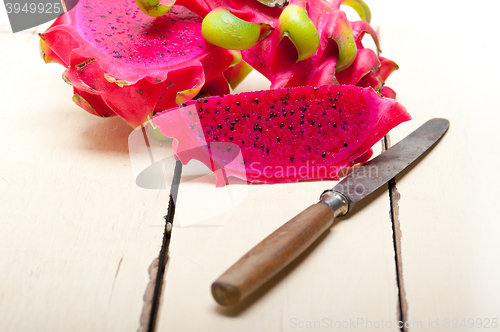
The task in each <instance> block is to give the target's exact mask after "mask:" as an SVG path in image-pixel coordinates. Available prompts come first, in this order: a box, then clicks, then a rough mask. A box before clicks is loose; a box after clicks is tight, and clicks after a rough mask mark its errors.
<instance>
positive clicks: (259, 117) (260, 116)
mask: <svg viewBox="0 0 500 332" xmlns="http://www.w3.org/2000/svg"><path fill="white" fill-rule="evenodd" d="M271 114H272V113H271ZM261 118H262V115H259V116H258V117H257V120H260V119H261Z"/></svg>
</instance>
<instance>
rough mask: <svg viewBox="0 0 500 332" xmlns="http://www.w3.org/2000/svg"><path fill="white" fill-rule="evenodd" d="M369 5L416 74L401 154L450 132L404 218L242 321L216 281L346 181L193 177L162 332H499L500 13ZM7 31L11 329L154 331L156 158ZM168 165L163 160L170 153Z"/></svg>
mask: <svg viewBox="0 0 500 332" xmlns="http://www.w3.org/2000/svg"><path fill="white" fill-rule="evenodd" d="M368 4H369V5H370V7H371V8H372V14H373V17H374V23H375V24H377V25H380V24H381V23H384V25H380V34H381V36H380V38H381V41H382V49H383V55H385V56H387V57H389V58H391V59H393V60H395V61H396V62H397V63H398V64H399V66H400V68H401V69H400V70H399V71H398V72H396V73H395V74H393V76H392V77H391V78H390V79H389V81H388V85H389V86H391V87H392V88H394V90H395V91H396V92H397V93H398V99H399V101H400V102H401V103H402V104H403V105H405V106H406V107H407V109H408V110H409V112H410V113H411V114H412V116H413V120H412V121H411V122H408V123H405V124H403V125H401V126H399V127H398V128H396V129H395V130H393V131H392V132H391V134H390V139H391V141H392V143H393V144H394V143H396V142H397V141H399V140H400V139H401V138H403V137H404V136H406V135H407V134H408V133H409V132H411V131H412V130H413V129H415V128H417V127H418V126H419V125H420V124H422V123H423V122H424V121H426V120H427V119H429V118H432V117H445V118H448V119H449V120H450V122H451V128H450V130H449V132H448V133H447V134H446V136H445V137H444V138H443V139H442V140H441V142H440V143H439V144H438V145H437V146H436V147H435V148H433V149H432V150H431V151H429V152H428V153H427V154H426V156H425V158H423V159H421V160H419V161H418V163H417V164H415V165H412V166H411V167H410V169H409V170H408V171H405V172H404V173H403V174H401V175H400V176H398V177H397V178H396V189H394V190H392V194H393V196H392V206H391V200H390V197H389V191H388V190H387V187H384V188H381V189H379V190H377V191H376V192H375V193H374V194H373V195H372V196H370V197H369V198H367V199H366V200H364V201H362V202H360V203H359V204H358V205H357V206H356V208H355V210H354V211H352V212H351V213H350V214H349V216H347V217H343V218H340V219H339V222H338V223H337V224H336V225H335V226H334V227H332V228H331V229H330V230H329V231H328V232H326V233H325V234H324V235H323V236H322V237H321V238H320V239H319V240H318V241H317V242H316V243H315V244H314V245H313V247H312V248H310V249H309V250H308V251H306V253H305V254H304V255H302V256H301V257H300V258H299V259H298V260H297V261H296V262H294V263H293V264H292V265H291V266H289V267H288V268H286V269H285V270H284V271H283V272H282V273H280V274H279V275H278V276H276V277H275V278H273V279H272V280H271V281H270V282H269V283H267V284H266V285H265V286H264V287H263V289H262V290H260V291H258V292H257V293H256V294H254V295H252V296H251V297H250V298H249V299H248V300H247V301H245V302H244V303H242V304H241V305H239V306H237V307H235V308H232V309H225V308H221V307H219V306H217V305H216V304H215V302H214V301H213V299H212V298H211V295H210V284H211V282H212V281H213V280H215V279H216V278H217V277H218V276H219V275H220V274H221V273H222V272H223V271H224V270H225V269H226V268H228V267H229V266H230V265H231V264H232V263H234V262H235V261H236V260H237V259H238V258H239V257H240V256H241V255H243V254H244V253H245V252H247V251H248V250H249V249H250V248H251V247H253V246H254V245H255V244H256V243H258V242H259V241H260V240H261V239H263V238H264V237H265V236H267V235H268V234H269V233H271V232H272V231H273V230H274V229H276V228H277V227H279V226H280V225H281V224H283V223H284V222H285V221H287V220H288V219H289V218H291V217H293V216H294V215H295V214H297V213H298V212H300V211H301V210H302V209H304V208H305V207H307V206H308V205H310V204H312V203H314V202H316V201H317V199H318V196H319V194H320V193H321V192H322V191H323V190H324V189H327V188H330V187H332V186H333V185H334V184H335V182H333V181H325V182H308V183H299V184H284V185H273V186H266V185H250V186H243V185H230V186H227V187H224V188H217V189H216V188H215V186H214V177H213V175H206V176H204V177H201V178H200V177H199V176H196V174H199V172H200V168H199V167H198V166H196V165H189V166H188V167H184V169H183V177H182V179H181V184H180V187H179V192H178V196H177V204H176V209H175V216H174V226H173V228H172V231H171V240H170V243H169V247H168V250H169V256H168V264H167V268H166V271H165V275H164V278H163V280H161V282H159V284H161V285H162V292H161V294H162V296H161V302H160V305H159V307H158V309H157V311H155V312H156V313H157V316H156V317H157V319H156V330H157V331H302V330H304V331H322V330H335V329H337V330H343V331H374V330H379V329H382V330H384V331H400V330H401V329H400V328H399V327H398V325H400V323H398V322H399V321H400V320H401V319H403V321H404V322H405V323H406V327H405V328H404V329H405V330H408V331H482V330H483V329H484V330H486V331H492V330H493V331H495V330H496V331H500V327H498V321H499V320H500V259H499V255H500V224H499V221H500V220H499V219H500V218H499V217H498V213H497V210H498V209H497V204H498V203H497V200H498V198H499V196H500V195H498V189H497V186H498V185H499V184H500V175H499V173H498V171H497V165H498V164H499V163H500V155H499V153H498V147H497V144H498V143H499V141H500V130H499V129H498V128H497V127H498V124H499V123H500V106H499V104H498V102H496V99H497V96H498V84H497V76H496V75H497V74H498V73H499V69H498V60H497V58H498V53H497V52H496V51H497V49H498V47H497V44H498V43H496V42H495V39H494V38H496V29H495V26H494V14H493V13H494V12H495V11H494V10H492V8H493V7H494V6H495V2H493V1H487V3H486V4H483V6H482V8H483V9H481V10H480V9H474V8H473V7H471V8H468V6H457V5H456V3H455V2H453V3H452V2H451V1H449V0H447V1H442V2H440V3H439V4H432V5H431V4H425V5H423V6H422V7H421V8H414V7H413V6H414V5H412V4H411V3H410V2H408V3H406V2H405V3H403V2H396V1H395V0H391V1H376V0H372V1H368ZM488 5H490V6H488ZM2 9H3V8H2ZM424 18H425V19H424ZM5 19H6V18H5V15H4V13H1V15H0V56H1V59H2V61H1V62H0V73H1V80H0V101H1V103H2V104H1V105H2V106H1V108H0V147H1V149H0V151H1V154H2V156H1V159H0V160H1V161H0V331H2V332H3V331H51V332H52V331H120V332H122V331H138V330H143V331H148V330H150V331H152V330H151V329H149V318H150V316H151V307H152V306H153V305H152V303H153V302H154V296H153V294H154V289H155V285H156V284H155V282H156V275H157V266H158V257H159V252H160V250H161V248H162V242H163V232H164V225H165V222H164V220H163V218H162V217H163V216H164V215H166V214H167V205H168V202H169V189H170V188H164V189H147V188H141V187H140V186H138V185H137V184H136V178H135V174H137V172H138V169H139V170H140V168H141V167H140V165H139V166H138V164H137V161H138V160H144V159H141V158H142V157H143V156H142V157H141V156H140V155H139V154H138V152H137V151H135V150H134V148H131V150H129V137H132V136H130V135H131V134H134V133H132V130H131V129H130V127H128V125H127V124H125V122H124V121H121V120H120V119H107V120H104V119H99V118H97V117H93V116H91V115H88V114H86V113H85V112H84V111H82V110H81V109H79V108H78V107H76V106H75V105H74V104H73V103H72V102H71V95H72V91H71V87H70V86H68V85H66V83H64V82H63V81H62V80H61V78H60V75H61V73H62V67H61V66H58V65H44V64H43V62H42V60H41V59H40V58H39V55H38V37H37V36H36V35H35V34H34V33H33V31H30V32H24V33H19V34H16V35H13V34H11V33H10V32H8V26H7V25H6V23H7V22H6V21H5ZM422 21H425V25H426V27H422V25H423V24H422ZM39 29H40V30H39V31H38V32H40V31H41V30H42V28H39ZM265 84H266V83H265V81H262V80H259V79H258V78H254V79H251V80H249V81H247V82H246V83H245V85H244V86H243V87H242V88H240V89H247V90H248V89H259V88H265ZM136 147H137V146H136ZM138 149H139V150H140V146H139V147H138ZM380 150H381V144H378V145H377V146H375V152H376V153H379V152H380ZM134 151H135V152H134ZM152 151H153V154H154V158H155V161H158V160H160V159H161V158H162V156H163V155H168V154H169V150H168V148H166V147H165V145H161V146H160V145H159V143H158V144H156V145H154V146H153V147H152ZM169 160H171V159H169ZM173 165H174V164H173V162H165V163H164V166H165V167H166V169H167V175H168V176H167V183H170V181H171V176H172V174H173ZM393 221H394V223H393ZM393 228H394V229H393ZM394 230H395V232H394ZM394 234H395V235H394ZM401 235H402V236H401ZM396 252H397V253H398V259H397V260H396V259H395V256H396ZM396 261H397V262H398V264H396ZM401 310H402V311H401ZM471 319H472V320H473V321H471ZM471 322H472V325H469V324H471ZM479 324H482V325H481V327H479ZM495 324H496V325H495ZM486 326H489V328H487V329H486V328H485V327H486ZM495 326H496V328H495Z"/></svg>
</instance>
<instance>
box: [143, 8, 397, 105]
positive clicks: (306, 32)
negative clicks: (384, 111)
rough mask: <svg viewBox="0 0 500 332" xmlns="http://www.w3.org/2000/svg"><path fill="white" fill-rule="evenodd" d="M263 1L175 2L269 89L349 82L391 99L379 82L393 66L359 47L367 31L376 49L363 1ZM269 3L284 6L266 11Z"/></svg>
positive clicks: (383, 80)
mask: <svg viewBox="0 0 500 332" xmlns="http://www.w3.org/2000/svg"><path fill="white" fill-rule="evenodd" d="M145 1H147V2H148V3H154V4H156V5H158V6H161V3H160V2H159V0H136V2H137V3H138V4H141V3H143V2H145ZM263 3H267V6H266V5H264V4H262V3H260V2H257V1H243V0H203V1H199V0H177V2H176V4H178V5H182V6H186V7H187V8H190V9H191V10H193V11H194V12H196V13H197V14H198V15H200V16H202V17H204V21H203V26H204V27H205V26H207V28H206V29H204V30H203V36H204V37H205V38H206V39H207V40H208V41H210V42H211V43H213V44H215V45H218V46H221V47H225V48H228V49H238V50H243V52H242V55H243V60H244V61H246V62H247V63H248V64H249V65H250V66H252V67H253V68H254V69H256V70H257V71H259V72H260V73H262V74H263V75H264V76H266V77H267V78H268V79H269V80H270V81H271V88H282V87H292V86H303V85H311V86H319V85H323V84H352V85H359V86H363V87H367V86H371V87H373V88H374V89H375V90H376V91H378V92H380V93H382V94H384V95H385V96H387V97H391V98H394V97H395V93H394V91H392V90H391V89H390V88H387V87H385V86H384V84H385V80H386V79H387V76H388V75H390V73H392V71H394V70H396V69H397V68H398V67H397V65H396V64H395V63H394V62H392V61H390V60H388V59H385V58H381V57H380V58H379V57H378V56H377V54H375V52H374V51H373V50H371V49H366V48H364V47H363V45H362V38H363V36H364V35H365V34H366V33H368V34H370V35H371V36H372V38H373V40H374V42H375V44H376V46H377V48H379V43H378V38H377V35H376V33H375V31H374V30H373V29H372V28H371V26H370V25H369V22H370V19H371V13H370V9H369V8H368V6H367V5H366V3H365V2H364V1H363V0H333V1H324V0H308V1H305V0H290V1H289V4H288V2H282V3H277V2H273V1H270V2H269V1H263ZM342 4H345V5H349V6H351V7H352V8H354V9H355V10H356V11H357V13H358V14H359V16H360V18H361V19H362V20H361V21H355V22H350V21H349V20H348V19H347V17H346V15H345V13H344V12H343V11H342V10H340V6H341V5H342ZM272 5H278V7H279V6H281V5H287V6H286V7H283V8H275V7H273V8H270V7H268V6H272ZM142 8H143V7H142ZM151 8H156V7H151ZM145 12H147V11H145ZM221 22H225V25H223V24H222V23H221ZM233 22H234V23H233ZM222 27H223V28H222ZM267 27H269V28H267ZM224 31H225V32H224ZM238 38H239V39H238Z"/></svg>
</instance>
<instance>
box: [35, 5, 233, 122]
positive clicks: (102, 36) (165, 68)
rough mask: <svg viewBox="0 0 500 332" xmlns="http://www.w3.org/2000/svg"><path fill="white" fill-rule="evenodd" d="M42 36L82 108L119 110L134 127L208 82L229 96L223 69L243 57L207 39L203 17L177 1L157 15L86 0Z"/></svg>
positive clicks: (44, 49)
mask: <svg viewBox="0 0 500 332" xmlns="http://www.w3.org/2000/svg"><path fill="white" fill-rule="evenodd" d="M40 37H41V39H42V40H41V52H42V55H43V57H44V60H45V61H46V62H57V63H60V64H62V65H63V66H65V67H66V68H67V69H66V71H65V72H64V74H63V78H64V79H65V81H66V82H68V83H69V84H71V85H73V87H74V92H75V96H74V98H73V100H74V101H75V102H76V103H77V104H78V105H79V106H81V107H83V108H84V109H85V110H87V111H88V112H90V113H92V114H95V115H98V116H102V117H108V116H114V115H119V116H121V117H122V118H124V119H125V120H126V121H127V122H128V123H129V124H130V125H132V126H133V127H137V126H140V125H142V124H143V123H144V122H145V121H147V120H148V119H150V118H151V117H152V115H153V113H154V112H155V111H158V110H164V109H167V108H172V107H175V106H177V105H178V104H180V103H182V102H184V101H186V100H189V99H191V98H193V97H194V96H196V95H197V94H198V93H199V92H200V89H201V88H202V87H203V86H204V85H206V86H208V87H209V88H210V90H211V92H212V93H214V94H226V93H228V92H229V88H228V84H227V82H226V81H225V79H224V78H223V72H224V71H225V70H226V69H228V68H229V67H230V66H232V65H234V64H235V61H237V60H239V59H241V55H240V54H239V52H236V51H230V50H226V49H222V48H220V47H217V46H214V45H211V44H209V43H207V42H206V41H205V40H204V39H203V37H202V36H201V18H200V17H199V16H197V15H196V14H193V13H192V12H190V11H189V10H188V9H186V8H183V7H177V6H174V7H173V8H172V10H171V11H170V12H169V13H168V14H166V15H165V16H162V17H160V18H156V19H155V18H152V17H149V16H147V15H145V14H143V13H142V12H140V11H139V9H138V8H137V6H136V5H135V3H134V2H133V1H132V2H131V1H129V0H124V1H119V2H112V1H109V2H104V3H100V2H99V3H98V2H95V0H80V1H79V3H78V5H77V6H76V7H75V8H74V9H72V10H71V11H69V12H68V13H66V14H64V15H62V16H60V17H59V18H58V19H57V20H56V21H55V22H54V23H53V24H52V26H51V27H50V28H49V29H48V30H47V31H46V32H45V33H42V34H40Z"/></svg>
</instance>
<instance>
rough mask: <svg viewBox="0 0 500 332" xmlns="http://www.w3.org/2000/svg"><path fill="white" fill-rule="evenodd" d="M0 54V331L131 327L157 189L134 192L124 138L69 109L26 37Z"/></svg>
mask: <svg viewBox="0 0 500 332" xmlns="http://www.w3.org/2000/svg"><path fill="white" fill-rule="evenodd" d="M0 55H1V56H2V62H1V64H0V66H1V69H0V71H1V73H2V80H0V94H1V98H0V99H1V100H2V107H1V111H0V133H1V134H0V146H1V147H2V149H1V153H2V157H1V162H0V225H1V231H0V299H1V300H0V330H2V331H130V330H137V329H138V327H139V325H140V317H141V313H142V310H143V306H144V301H143V296H144V293H145V291H146V288H147V285H148V283H149V274H148V268H149V266H150V264H151V262H152V261H153V260H154V259H155V257H157V256H158V253H159V250H160V245H161V241H162V234H163V229H162V227H163V219H162V216H163V215H164V214H165V209H166V206H167V203H168V192H167V190H150V189H144V188H140V187H138V186H137V185H136V183H135V178H134V174H133V169H132V166H131V159H130V158H129V153H128V143H127V139H128V136H129V134H130V133H131V131H132V129H131V128H130V127H129V126H128V125H127V124H126V123H125V122H124V121H122V120H121V119H100V118H97V117H94V116H92V115H90V114H87V113H86V112H84V111H83V110H82V109H80V108H78V107H77V106H76V105H74V104H73V103H72V101H71V96H72V88H71V87H70V86H68V85H67V84H66V83H64V82H63V80H62V79H61V74H62V72H63V70H64V68H63V67H62V66H59V65H55V64H51V65H44V63H43V61H42V60H41V58H40V57H39V54H38V37H37V36H36V35H35V34H33V33H20V34H16V35H13V34H10V33H9V34H2V35H0Z"/></svg>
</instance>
